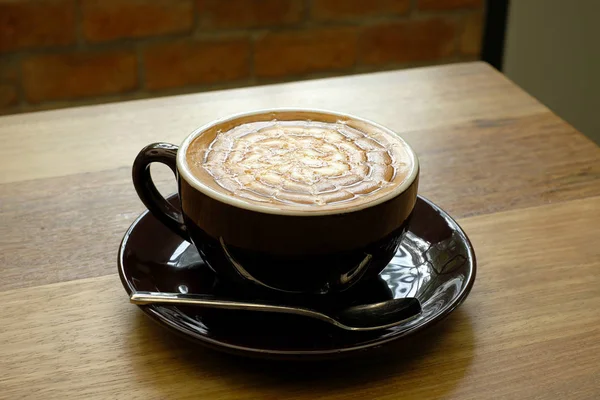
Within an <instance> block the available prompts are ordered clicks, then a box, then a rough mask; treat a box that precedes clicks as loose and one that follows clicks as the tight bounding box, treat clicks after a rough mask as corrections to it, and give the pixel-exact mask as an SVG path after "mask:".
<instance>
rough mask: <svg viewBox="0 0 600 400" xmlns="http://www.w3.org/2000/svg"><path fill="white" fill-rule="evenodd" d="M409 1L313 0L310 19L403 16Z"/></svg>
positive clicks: (408, 6)
mask: <svg viewBox="0 0 600 400" xmlns="http://www.w3.org/2000/svg"><path fill="white" fill-rule="evenodd" d="M409 9H410V0H313V3H312V9H311V17H312V18H313V19H315V20H318V21H333V20H357V19H361V18H365V17H372V16H382V15H403V14H406V13H408V11H409Z"/></svg>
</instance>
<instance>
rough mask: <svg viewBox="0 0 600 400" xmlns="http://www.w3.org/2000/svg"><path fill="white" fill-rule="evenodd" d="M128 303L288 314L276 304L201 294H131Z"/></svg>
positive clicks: (284, 308) (140, 292)
mask: <svg viewBox="0 0 600 400" xmlns="http://www.w3.org/2000/svg"><path fill="white" fill-rule="evenodd" d="M129 301H130V302H131V303H133V304H138V305H147V304H178V305H191V306H204V307H210V308H222V309H229V310H251V311H252V310H254V311H273V312H288V307H285V306H280V305H278V304H269V303H265V302H262V301H261V303H260V304H257V303H249V302H244V301H238V300H229V299H226V298H221V297H218V298H217V297H214V296H211V295H203V294H183V293H167V292H145V291H138V292H133V293H132V294H131V296H129Z"/></svg>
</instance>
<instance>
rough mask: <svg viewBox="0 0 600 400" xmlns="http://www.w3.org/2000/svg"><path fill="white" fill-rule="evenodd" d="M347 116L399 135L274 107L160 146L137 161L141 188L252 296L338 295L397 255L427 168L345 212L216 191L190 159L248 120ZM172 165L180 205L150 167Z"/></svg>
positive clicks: (227, 278)
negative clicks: (215, 135)
mask: <svg viewBox="0 0 600 400" xmlns="http://www.w3.org/2000/svg"><path fill="white" fill-rule="evenodd" d="M315 115H316V116H317V118H319V119H322V120H323V122H329V121H333V122H335V121H339V120H340V119H343V120H344V121H346V123H348V124H356V125H357V126H370V127H375V128H376V129H379V130H383V131H385V132H387V133H391V134H393V135H395V133H393V132H391V131H390V130H389V129H387V128H385V127H382V126H380V125H377V124H375V123H373V122H370V121H367V120H364V119H362V118H358V117H354V116H350V115H346V114H340V113H332V112H327V111H317V110H289V109H275V110H264V111H258V112H252V113H246V114H238V115H234V116H232V117H228V118H225V119H221V120H218V121H216V122H212V123H210V124H207V125H205V126H203V127H200V128H199V129H197V130H195V131H194V132H193V133H191V134H190V135H189V136H188V137H187V138H186V139H185V140H184V141H183V143H182V145H181V146H179V147H177V146H175V145H172V144H166V143H154V144H151V145H149V146H147V147H145V148H144V149H142V150H141V151H140V153H139V154H138V156H137V158H136V159H135V162H134V164H133V183H134V186H135V189H136V191H137V193H138V195H139V197H140V199H141V200H142V202H143V203H144V204H145V205H146V207H147V208H148V209H149V210H150V211H151V212H152V213H153V214H154V215H155V216H156V217H157V218H158V219H159V220H160V221H161V222H163V223H164V224H165V225H166V226H167V227H169V228H170V229H171V230H172V231H173V232H175V233H177V234H178V235H179V236H181V237H182V238H183V239H185V240H187V241H190V242H192V243H193V244H194V245H195V246H196V248H197V249H198V251H199V253H200V255H201V256H202V258H203V259H204V260H205V262H206V263H207V264H208V265H209V266H210V267H211V268H212V269H213V270H214V271H215V272H216V274H217V276H218V277H219V278H220V279H221V280H222V281H224V282H227V283H231V284H232V285H238V286H239V287H240V288H241V289H242V290H251V289H263V290H266V291H267V292H269V291H270V292H279V293H290V294H292V293H294V294H304V295H312V294H319V295H322V294H335V293H339V292H342V291H345V290H347V289H349V288H351V287H353V286H354V285H356V284H357V283H359V282H361V281H365V280H368V279H369V278H372V277H376V276H377V275H378V274H379V273H380V272H381V271H382V269H383V268H385V266H386V265H387V264H388V263H389V261H390V260H391V259H392V258H393V256H394V254H395V253H396V251H397V249H398V246H399V245H400V242H401V241H402V238H403V235H404V233H405V231H406V229H407V227H408V224H409V222H410V218H411V215H412V211H413V207H414V205H415V202H416V198H417V187H418V180H419V164H418V160H417V156H416V155H415V153H414V151H413V150H412V149H411V148H410V146H409V145H408V144H406V143H405V142H404V141H403V140H402V139H400V140H401V142H402V143H403V145H404V146H405V148H406V150H407V154H408V155H409V157H410V158H411V160H410V170H409V171H408V172H407V177H406V178H405V179H404V180H403V181H402V182H401V183H399V184H398V185H397V187H394V188H393V190H390V191H389V193H386V195H385V196H383V197H381V198H378V199H377V200H375V201H365V202H364V203H361V204H355V205H353V206H350V207H347V208H345V209H335V210H327V209H324V210H322V211H319V210H318V209H314V208H313V209H311V212H304V211H303V210H301V209H300V210H294V209H283V210H277V209H273V208H270V207H265V206H261V205H260V204H257V203H255V202H248V201H244V199H240V198H237V197H235V196H233V195H229V194H227V193H225V192H223V191H219V190H215V189H214V185H213V186H211V185H210V184H209V183H210V182H206V178H203V179H204V180H202V179H199V177H198V176H195V175H194V174H193V173H192V169H191V168H190V166H189V165H188V161H187V157H186V153H187V151H188V149H189V146H190V144H191V143H192V142H193V140H194V139H195V138H197V137H199V136H200V135H203V134H209V133H207V132H215V131H217V130H219V127H227V126H232V125H235V124H236V123H243V122H247V121H263V120H264V121H270V120H273V119H274V118H277V119H279V120H286V119H288V118H289V119H290V120H297V119H298V118H306V119H314V118H315ZM154 162H159V163H163V164H166V165H167V166H168V167H169V168H170V169H171V170H172V171H173V172H174V173H175V175H176V177H177V181H178V188H179V198H180V202H181V204H180V209H178V208H176V207H173V205H171V204H170V203H168V202H167V201H166V200H165V199H164V198H163V197H162V196H161V195H160V193H159V192H158V191H157V189H156V187H155V185H154V183H153V182H152V180H151V177H150V169H149V167H150V164H152V163H154Z"/></svg>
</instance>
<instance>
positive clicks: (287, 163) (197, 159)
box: [186, 120, 412, 209]
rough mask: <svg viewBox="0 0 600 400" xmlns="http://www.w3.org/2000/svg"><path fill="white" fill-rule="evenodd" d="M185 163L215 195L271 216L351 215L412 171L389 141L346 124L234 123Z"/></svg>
mask: <svg viewBox="0 0 600 400" xmlns="http://www.w3.org/2000/svg"><path fill="white" fill-rule="evenodd" d="M186 158H187V162H188V165H189V166H190V167H191V170H192V173H193V175H194V176H197V177H201V180H202V181H203V182H207V180H208V179H210V180H211V181H212V183H213V184H214V183H216V185H214V188H218V189H217V190H220V191H222V192H225V193H227V194H229V195H233V196H234V197H236V198H239V199H243V200H246V201H247V202H250V203H255V204H260V205H263V206H272V207H274V208H277V209H289V208H292V209H298V208H310V207H319V208H340V209H343V208H346V207H348V208H351V207H352V206H354V205H356V204H363V203H366V202H370V201H372V200H376V199H377V198H380V197H382V196H384V195H385V194H387V193H389V192H390V191H391V190H393V189H394V188H395V187H397V186H398V185H399V184H401V183H402V182H403V181H404V180H405V179H406V178H407V176H408V175H409V174H410V172H411V169H412V158H411V156H410V155H409V153H408V150H407V148H406V145H405V144H404V142H403V141H402V140H401V139H400V138H398V137H397V136H396V135H394V134H392V133H388V132H385V131H383V130H381V129H372V130H371V131H368V132H367V129H364V126H363V130H361V129H357V128H356V127H353V126H350V124H348V123H347V122H346V121H337V122H320V121H307V120H291V121H280V120H270V121H251V122H246V123H241V124H239V125H235V126H231V127H230V128H229V129H227V130H216V131H215V132H213V134H212V135H211V134H208V135H204V134H203V135H200V136H199V137H198V138H196V139H195V140H194V142H192V145H191V146H190V147H189V149H188V151H187V157H186ZM207 183H208V182H207Z"/></svg>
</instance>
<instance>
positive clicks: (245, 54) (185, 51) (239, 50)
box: [144, 39, 250, 90]
mask: <svg viewBox="0 0 600 400" xmlns="http://www.w3.org/2000/svg"><path fill="white" fill-rule="evenodd" d="M144 65H145V68H146V87H147V88H148V89H151V90H157V89H165V88H173V87H180V86H186V85H198V84H210V83H218V82H227V81H235V80H239V79H242V78H246V77H248V76H249V75H250V42H249V41H248V39H227V40H219V41H196V42H175V43H167V44H160V45H155V46H152V47H149V48H147V49H146V50H145V51H144Z"/></svg>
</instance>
